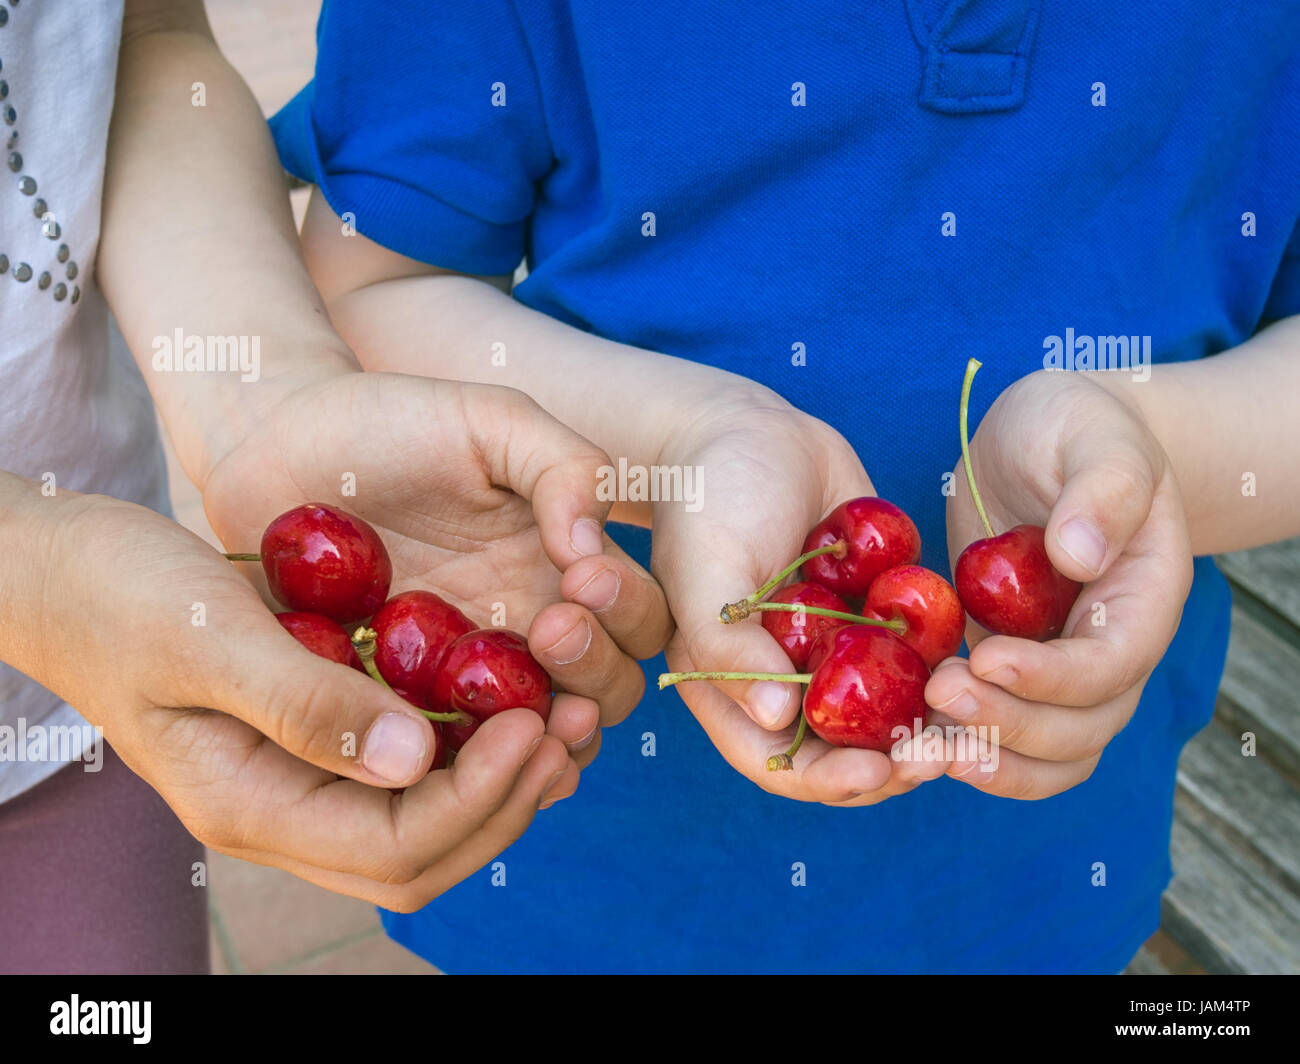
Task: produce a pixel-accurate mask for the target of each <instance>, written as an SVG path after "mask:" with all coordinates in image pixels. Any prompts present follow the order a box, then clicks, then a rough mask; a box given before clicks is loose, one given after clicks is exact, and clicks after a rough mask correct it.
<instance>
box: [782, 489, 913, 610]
mask: <svg viewBox="0 0 1300 1064" xmlns="http://www.w3.org/2000/svg"><path fill="white" fill-rule="evenodd" d="M837 540H843V541H844V543H845V548H846V553H845V554H844V556H843V557H842V558H838V557H836V556H835V555H834V554H820V555H818V556H817V557H816V558H809V559H808V561H806V562H804V566H803V569H804V577H805V578H806V579H808V580H811V581H815V582H816V583H819V584H821V585H822V586H823V587H826V588H829V589H830V590H831V591H834V592H835V593H836V594H837V595H841V596H843V597H845V598H862V597H864V596H865V595H866V594H867V591H868V589H869V588H870V587H871V582H872V581H873V580H875V578H876V577H878V576H879V575H880V574H881V573H883V572H884V571H885V570H886V569H892V568H894V566H896V565H912V564H914V563H915V562H916V561H917V560H918V559H919V558H920V557H921V533H920V532H918V531H917V530H916V525H915V524H913V523H912V519H911V518H910V517H908V516H907V514H905V513H903V511H902V510H900V509H899V508H898V507H897V506H895V505H894V504H893V503H891V502H886V501H885V500H884V499H878V498H875V497H873V496H865V497H863V498H860V499H850V500H849V501H848V502H842V503H840V505H839V506H837V507H835V509H834V510H832V511H831V512H830V513H829V514H827V515H826V517H824V518H822V520H821V522H820V523H819V524H818V525H816V526H815V527H814V528H813V530H812V531H811V532H809V533H808V538H807V539H806V540H804V544H803V553H805V554H807V553H808V551H810V550H816V549H817V548H818V547H825V546H827V545H829V544H831V543H834V542H836V541H837Z"/></svg>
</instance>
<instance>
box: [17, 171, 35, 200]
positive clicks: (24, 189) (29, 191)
mask: <svg viewBox="0 0 1300 1064" xmlns="http://www.w3.org/2000/svg"><path fill="white" fill-rule="evenodd" d="M18 191H19V192H21V193H22V194H23V195H24V196H34V195H36V178H34V177H31V176H29V175H27V174H23V176H22V177H20V178H19V179H18Z"/></svg>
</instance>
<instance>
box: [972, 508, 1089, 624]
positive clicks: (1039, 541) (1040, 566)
mask: <svg viewBox="0 0 1300 1064" xmlns="http://www.w3.org/2000/svg"><path fill="white" fill-rule="evenodd" d="M1043 535H1044V530H1043V529H1042V528H1040V527H1039V526H1038V525H1016V527H1015V528H1013V529H1011V530H1010V531H1009V532H1003V533H1002V535H1000V536H991V537H989V538H988V539H977V540H976V541H975V542H974V543H972V544H971V545H970V546H969V547H967V548H966V549H965V550H964V551H962V552H961V557H959V558H958V559H957V569H956V572H955V576H956V581H957V594H958V595H960V596H961V603H962V605H963V606H965V607H966V612H967V613H969V614H970V615H971V617H973V618H974V619H975V623H976V624H979V625H981V626H983V627H984V628H987V629H988V630H989V631H990V632H995V633H997V634H999V635H1014V636H1018V637H1019V638H1021V639H1036V640H1040V641H1041V640H1044V639H1053V638H1055V637H1056V636H1058V635H1060V634H1061V629H1062V628H1063V627H1064V626H1065V621H1066V618H1067V617H1068V616H1069V614H1070V607H1071V606H1073V605H1074V600H1075V599H1076V598H1078V596H1079V591H1080V589H1081V588H1082V586H1083V585H1082V584H1078V583H1076V582H1075V581H1073V580H1071V579H1070V578H1069V577H1067V576H1063V575H1062V574H1061V573H1059V572H1057V570H1056V568H1055V566H1053V565H1052V562H1051V559H1050V558H1048V556H1047V548H1046V547H1045V546H1044V543H1043Z"/></svg>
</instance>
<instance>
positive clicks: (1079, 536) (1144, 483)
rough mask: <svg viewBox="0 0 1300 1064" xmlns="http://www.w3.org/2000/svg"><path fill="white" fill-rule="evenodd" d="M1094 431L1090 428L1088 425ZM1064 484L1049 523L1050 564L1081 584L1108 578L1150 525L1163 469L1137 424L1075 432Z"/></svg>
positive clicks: (1066, 450)
mask: <svg viewBox="0 0 1300 1064" xmlns="http://www.w3.org/2000/svg"><path fill="white" fill-rule="evenodd" d="M1090 428H1092V427H1091V426H1090ZM1062 459H1063V460H1062V471H1063V473H1064V477H1065V484H1064V486H1063V487H1062V488H1061V494H1060V496H1059V497H1058V498H1057V500H1056V505H1055V506H1053V507H1052V513H1051V517H1050V518H1049V519H1048V522H1047V535H1046V537H1045V538H1046V546H1047V553H1048V557H1050V558H1051V560H1052V564H1053V565H1054V566H1055V567H1056V568H1057V569H1058V570H1059V571H1060V572H1061V573H1063V574H1064V575H1066V576H1068V577H1069V578H1070V579H1072V580H1077V581H1079V582H1080V583H1087V582H1089V581H1091V580H1095V579H1097V577H1098V576H1100V575H1101V574H1102V573H1104V572H1105V571H1106V570H1107V569H1108V568H1109V567H1110V565H1111V563H1112V562H1114V560H1115V559H1116V558H1117V557H1119V555H1120V554H1121V553H1122V552H1123V550H1124V548H1125V547H1126V546H1128V543H1129V541H1130V540H1131V539H1132V538H1133V536H1134V535H1135V534H1136V533H1137V531H1138V530H1139V529H1140V528H1141V527H1142V526H1143V525H1144V524H1145V523H1146V520H1147V517H1148V516H1149V515H1150V512H1151V502H1152V499H1153V498H1154V497H1155V490H1156V484H1157V482H1158V481H1159V476H1160V473H1159V470H1160V468H1161V462H1160V456H1159V452H1158V448H1157V447H1156V446H1155V444H1154V441H1153V440H1151V439H1150V437H1149V436H1148V435H1147V434H1146V433H1144V432H1143V431H1142V430H1141V428H1140V426H1138V425H1128V426H1120V431H1118V432H1117V431H1115V426H1111V425H1108V426H1106V427H1105V428H1104V429H1103V430H1102V431H1101V432H1097V431H1095V430H1093V431H1081V432H1077V433H1075V434H1074V435H1073V436H1072V437H1071V438H1069V439H1068V440H1067V441H1066V442H1065V445H1064V452H1063V455H1062Z"/></svg>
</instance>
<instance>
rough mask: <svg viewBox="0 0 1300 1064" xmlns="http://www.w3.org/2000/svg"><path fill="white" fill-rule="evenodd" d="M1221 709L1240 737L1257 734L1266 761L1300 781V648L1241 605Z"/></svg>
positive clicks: (1236, 612)
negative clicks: (1250, 733)
mask: <svg viewBox="0 0 1300 1064" xmlns="http://www.w3.org/2000/svg"><path fill="white" fill-rule="evenodd" d="M1218 708H1219V715H1220V717H1221V718H1222V719H1224V720H1225V721H1226V722H1227V723H1228V725H1229V726H1230V727H1231V728H1233V729H1235V731H1236V734H1237V735H1240V734H1241V733H1242V732H1243V731H1252V732H1254V733H1255V735H1256V741H1257V743H1258V748H1259V753H1260V754H1261V755H1262V756H1263V757H1266V758H1268V759H1269V760H1270V761H1272V762H1273V763H1274V764H1276V765H1278V766H1280V767H1281V768H1282V769H1283V770H1284V771H1285V772H1288V773H1290V774H1291V775H1292V776H1293V777H1296V776H1300V648H1297V647H1294V646H1292V645H1291V644H1289V643H1287V642H1286V640H1284V639H1282V638H1280V637H1279V636H1278V635H1277V633H1276V632H1274V631H1273V630H1272V629H1270V628H1269V627H1268V626H1266V625H1264V624H1262V623H1260V622H1259V621H1258V620H1256V619H1255V618H1254V617H1252V616H1251V615H1250V614H1248V613H1246V612H1245V611H1244V610H1242V609H1240V608H1239V607H1237V606H1234V607H1233V609H1232V635H1231V638H1230V641H1229V644H1228V662H1227V666H1226V668H1225V669H1224V673H1223V683H1222V685H1221V686H1220V688H1219V707H1218Z"/></svg>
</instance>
